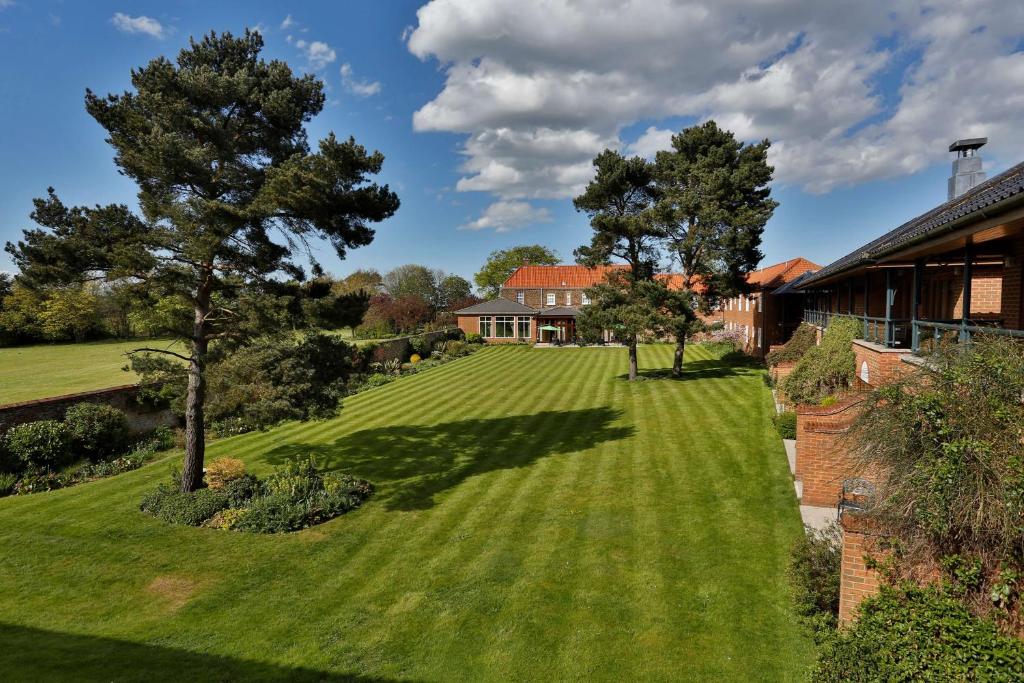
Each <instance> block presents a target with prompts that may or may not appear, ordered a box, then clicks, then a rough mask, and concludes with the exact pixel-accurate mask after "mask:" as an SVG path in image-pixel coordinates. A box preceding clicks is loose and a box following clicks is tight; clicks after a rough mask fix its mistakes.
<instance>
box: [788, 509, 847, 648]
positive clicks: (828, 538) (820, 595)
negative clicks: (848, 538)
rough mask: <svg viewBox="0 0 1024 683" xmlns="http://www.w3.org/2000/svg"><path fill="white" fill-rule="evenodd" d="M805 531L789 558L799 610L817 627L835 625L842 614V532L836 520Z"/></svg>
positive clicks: (791, 577)
mask: <svg viewBox="0 0 1024 683" xmlns="http://www.w3.org/2000/svg"><path fill="white" fill-rule="evenodd" d="M805 531H806V533H805V534H804V535H802V536H801V537H800V538H799V539H798V540H797V542H796V543H794V544H793V548H792V550H791V551H790V557H789V578H790V581H791V582H792V584H793V589H794V591H795V594H796V604H797V609H798V611H799V612H800V614H801V616H803V617H806V618H807V619H809V620H810V621H811V622H812V623H813V624H814V625H815V626H816V627H819V628H820V627H822V626H834V625H835V623H836V617H837V616H838V614H839V584H840V567H841V565H842V560H843V540H842V531H841V530H840V528H839V525H838V524H837V523H835V522H833V523H832V524H831V525H829V526H827V527H825V528H824V529H821V530H818V529H812V528H810V527H807V528H806V529H805Z"/></svg>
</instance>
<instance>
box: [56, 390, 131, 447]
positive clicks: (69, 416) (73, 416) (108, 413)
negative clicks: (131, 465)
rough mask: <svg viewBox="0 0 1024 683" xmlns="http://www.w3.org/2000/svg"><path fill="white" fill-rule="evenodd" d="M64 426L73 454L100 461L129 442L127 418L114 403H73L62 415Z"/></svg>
mask: <svg viewBox="0 0 1024 683" xmlns="http://www.w3.org/2000/svg"><path fill="white" fill-rule="evenodd" d="M64 429H65V430H66V431H67V437H68V440H69V443H70V447H71V451H72V453H73V454H74V456H75V457H78V458H86V459H88V460H89V461H90V462H99V461H101V460H104V459H106V458H108V457H110V456H112V455H115V454H118V453H123V452H124V451H125V449H126V448H127V446H128V418H127V417H125V414H124V413H123V412H121V411H120V410H118V409H117V408H114V407H113V406H108V405H102V404H97V403H88V402H84V401H83V402H82V403H76V404H75V405H73V406H71V407H70V408H68V410H67V412H66V413H65V415H64Z"/></svg>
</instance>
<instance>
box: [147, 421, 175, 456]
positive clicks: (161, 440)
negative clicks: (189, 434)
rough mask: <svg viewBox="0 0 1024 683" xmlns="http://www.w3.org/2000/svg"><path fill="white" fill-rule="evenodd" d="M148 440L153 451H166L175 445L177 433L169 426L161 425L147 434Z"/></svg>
mask: <svg viewBox="0 0 1024 683" xmlns="http://www.w3.org/2000/svg"><path fill="white" fill-rule="evenodd" d="M149 441H150V443H151V444H152V446H153V450H154V451H166V450H167V449H168V448H174V447H175V446H176V445H177V443H178V435H177V434H176V433H175V431H174V430H173V429H171V428H170V427H165V426H161V427H157V428H156V429H154V430H153V433H152V434H150V435H149Z"/></svg>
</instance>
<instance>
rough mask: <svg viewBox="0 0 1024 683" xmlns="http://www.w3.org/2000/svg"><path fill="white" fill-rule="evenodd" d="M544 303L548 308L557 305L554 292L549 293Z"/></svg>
mask: <svg viewBox="0 0 1024 683" xmlns="http://www.w3.org/2000/svg"><path fill="white" fill-rule="evenodd" d="M544 301H545V303H546V304H547V305H548V306H554V305H555V293H554V292H548V294H547V296H546V297H545V299H544Z"/></svg>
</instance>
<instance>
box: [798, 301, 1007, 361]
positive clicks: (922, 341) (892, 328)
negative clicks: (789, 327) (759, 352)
mask: <svg viewBox="0 0 1024 683" xmlns="http://www.w3.org/2000/svg"><path fill="white" fill-rule="evenodd" d="M834 317H844V318H851V319H853V320H856V321H857V322H859V323H861V326H862V329H861V338H862V339H864V340H866V341H870V342H874V343H876V344H880V345H882V346H885V347H887V348H890V349H894V348H906V349H908V350H909V351H912V352H913V353H918V352H919V351H920V350H921V349H922V347H923V346H924V347H928V346H931V345H933V344H939V343H940V342H942V341H943V340H948V339H954V340H955V341H958V342H961V343H965V344H966V343H970V341H971V337H972V335H976V334H996V335H1000V336H1005V337H1014V338H1017V339H1024V330H1013V329H1007V328H1005V327H1002V321H1001V320H983V321H982V320H971V321H966V322H964V321H960V320H911V319H909V318H889V319H886V318H877V317H874V316H865V315H851V314H849V313H833V312H830V311H815V310H805V311H804V322H806V323H809V324H811V325H816V326H818V327H821V328H825V327H828V324H829V322H831V320H832V318H834Z"/></svg>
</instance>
